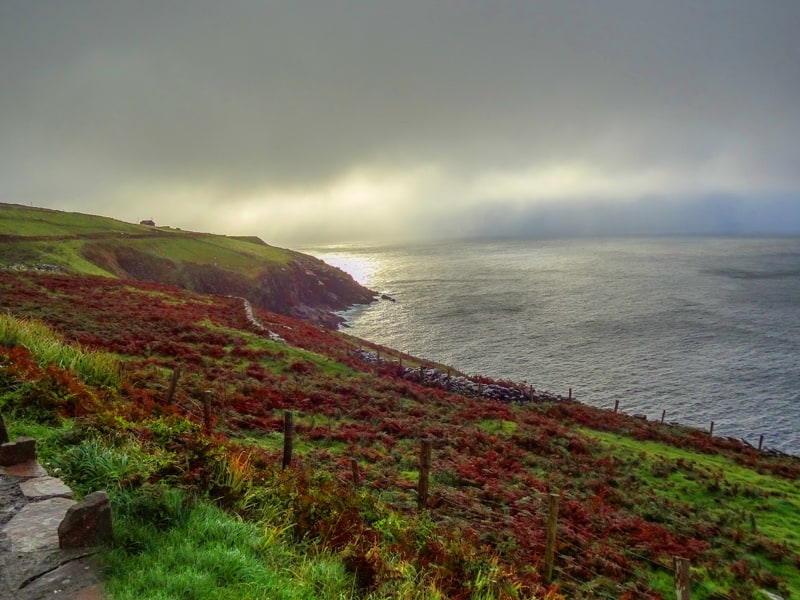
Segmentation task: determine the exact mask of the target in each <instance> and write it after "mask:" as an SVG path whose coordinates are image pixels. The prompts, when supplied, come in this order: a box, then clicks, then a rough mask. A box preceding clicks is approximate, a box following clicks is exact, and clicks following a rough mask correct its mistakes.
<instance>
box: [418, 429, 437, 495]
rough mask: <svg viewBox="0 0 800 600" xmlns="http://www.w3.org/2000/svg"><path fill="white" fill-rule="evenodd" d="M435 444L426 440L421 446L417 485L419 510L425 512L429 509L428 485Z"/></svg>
mask: <svg viewBox="0 0 800 600" xmlns="http://www.w3.org/2000/svg"><path fill="white" fill-rule="evenodd" d="M432 448H433V444H431V441H430V440H429V439H424V440H422V442H420V446H419V484H418V485H417V508H418V509H419V510H424V509H425V508H427V507H428V485H429V481H430V474H431V452H432Z"/></svg>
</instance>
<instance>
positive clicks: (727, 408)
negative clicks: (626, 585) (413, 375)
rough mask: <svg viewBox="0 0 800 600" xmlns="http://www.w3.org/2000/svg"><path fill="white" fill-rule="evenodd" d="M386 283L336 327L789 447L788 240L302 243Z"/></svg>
mask: <svg viewBox="0 0 800 600" xmlns="http://www.w3.org/2000/svg"><path fill="white" fill-rule="evenodd" d="M303 250H304V251H305V252H307V253H309V254H313V255H314V256H317V257H319V258H321V259H322V260H324V261H325V262H327V263H328V264H331V265H334V266H337V267H339V268H341V269H343V270H344V271H346V272H348V273H350V274H351V275H352V276H353V277H354V278H355V279H356V280H357V281H358V282H360V283H362V284H363V285H365V286H367V287H369V288H371V289H373V290H376V291H378V292H379V293H381V294H385V295H386V296H388V297H390V298H391V299H381V300H379V301H377V302H375V303H373V304H370V305H365V306H357V307H354V308H352V309H351V310H349V311H346V312H345V313H342V314H343V316H344V317H345V319H346V323H345V327H347V331H348V332H349V333H352V334H353V335H356V336H358V337H361V338H363V339H366V340H369V341H372V342H376V343H379V344H382V345H385V346H389V347H392V348H395V349H398V350H401V351H403V352H407V353H409V354H412V355H415V356H419V357H424V358H427V359H430V360H434V361H437V362H439V363H443V364H446V365H450V366H452V367H454V368H455V369H458V370H460V371H462V372H465V373H469V374H482V375H486V376H489V377H492V378H495V379H503V380H512V381H516V382H520V383H521V382H525V383H526V384H527V385H531V386H533V387H534V388H536V389H537V390H543V391H544V390H548V391H551V392H554V393H559V394H562V395H564V396H566V395H567V394H568V390H569V389H570V388H571V389H572V393H573V395H574V396H575V397H577V399H578V400H580V401H581V402H584V403H586V404H590V405H593V406H598V407H603V408H613V406H614V404H615V402H617V401H618V402H619V410H621V411H623V412H625V413H628V414H638V415H645V416H646V417H647V418H648V419H651V420H660V419H661V417H662V411H666V413H665V415H666V421H667V422H678V423H681V424H685V425H690V426H694V427H698V428H701V429H706V430H708V429H709V428H710V427H711V422H712V421H713V423H714V430H713V431H714V435H720V436H730V437H735V438H740V439H744V440H746V441H748V442H749V443H751V444H753V445H757V444H758V441H759V437H760V436H761V435H763V436H764V447H767V448H774V449H776V450H780V451H782V452H785V453H789V454H795V455H800V238H798V237H786V238H732V237H715V238H703V237H680V238H678V237H676V238H654V239H634V238H625V239H547V240H514V241H509V240H479V241H448V242H437V243H416V244H408V245H378V244H348V245H336V246H316V247H313V248H304V249H303Z"/></svg>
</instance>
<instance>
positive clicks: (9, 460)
mask: <svg viewBox="0 0 800 600" xmlns="http://www.w3.org/2000/svg"><path fill="white" fill-rule="evenodd" d="M35 459H36V440H34V439H33V438H26V437H21V438H19V439H17V441H16V442H6V443H5V444H2V445H0V466H2V467H8V466H11V465H17V464H19V463H24V462H28V461H31V460H35Z"/></svg>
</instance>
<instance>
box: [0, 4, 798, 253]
mask: <svg viewBox="0 0 800 600" xmlns="http://www.w3.org/2000/svg"><path fill="white" fill-rule="evenodd" d="M798 32H800V1H798V0H785V1H779V0H774V1H773V0H763V1H756V0H749V1H740V0H720V1H704V0H688V1H683V0H658V1H649V0H598V1H589V0H586V1H570V0H554V1H535V0H527V1H519V2H512V1H507V0H492V1H485V2H473V1H470V0H460V1H437V0H426V1H416V0H386V1H384V0H364V1H363V2H356V1H348V0H318V1H316V2H305V1H302V0H287V1H286V2H271V1H261V2H259V1H256V0H252V1H235V0H226V1H225V2H222V1H218V0H213V1H212V0H206V1H202V0H191V1H188V0H187V1H184V2H178V1H169V0H157V1H145V0H136V1H128V2H123V1H121V0H120V1H111V0H97V1H90V0H71V1H70V0H59V1H53V0H45V1H36V0H2V1H0V201H2V202H11V203H18V204H32V205H34V206H44V207H51V208H58V209H63V210H71V211H80V212H91V213H96V214H103V215H108V216H113V217H116V218H119V219H123V220H128V221H138V220H141V219H148V218H152V219H154V220H155V221H156V222H157V223H158V224H164V225H166V224H169V225H173V226H176V227H182V228H184V229H199V230H205V231H214V232H218V233H229V234H244V233H248V234H256V235H260V236H261V237H263V238H264V239H265V240H267V241H269V242H271V243H276V244H283V245H292V244H295V245H297V244H308V243H316V242H345V241H358V240H400V239H411V238H422V237H431V236H434V237H436V236H480V235H487V236H498V235H513V236H525V235H533V236H538V235H564V234H568V233H575V234H581V235H584V234H589V235H591V234H616V233H678V232H694V233H696V232H737V233H742V232H771V233H786V232H800V148H799V147H798V146H799V145H800V33H798Z"/></svg>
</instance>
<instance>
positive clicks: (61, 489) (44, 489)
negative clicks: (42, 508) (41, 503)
mask: <svg viewBox="0 0 800 600" xmlns="http://www.w3.org/2000/svg"><path fill="white" fill-rule="evenodd" d="M19 488H20V489H21V490H22V493H23V494H24V495H25V497H26V498H27V499H28V500H48V499H50V498H70V499H71V498H72V490H71V489H69V487H67V486H66V485H64V482H63V481H61V480H60V479H56V478H55V477H35V478H34V479H28V480H26V481H23V482H22V483H20V484H19Z"/></svg>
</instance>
